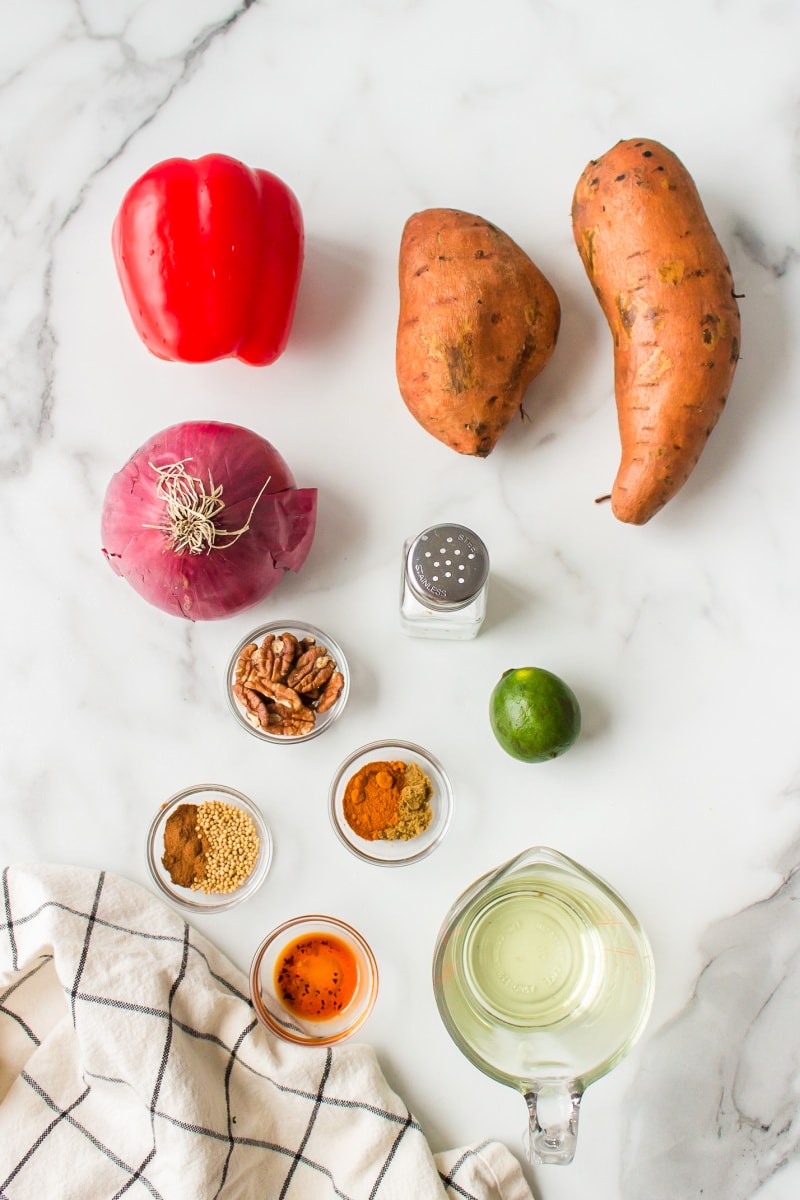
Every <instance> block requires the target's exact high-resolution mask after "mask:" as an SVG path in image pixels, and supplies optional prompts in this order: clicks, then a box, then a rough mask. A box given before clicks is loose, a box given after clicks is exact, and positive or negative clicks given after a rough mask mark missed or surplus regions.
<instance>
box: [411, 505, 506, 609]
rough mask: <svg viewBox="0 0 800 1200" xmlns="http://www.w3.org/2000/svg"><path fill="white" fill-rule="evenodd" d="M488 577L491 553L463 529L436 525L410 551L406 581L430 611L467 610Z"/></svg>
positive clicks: (470, 531)
mask: <svg viewBox="0 0 800 1200" xmlns="http://www.w3.org/2000/svg"><path fill="white" fill-rule="evenodd" d="M488 577H489V552H488V550H487V549H486V546H485V545H484V544H483V542H482V541H481V539H480V538H479V537H478V535H477V534H476V533H473V532H472V530H471V529H466V528H465V527H464V526H463V525H433V526H431V528H430V529H425V530H423V532H422V533H420V534H419V535H418V536H417V537H416V538H414V540H413V542H412V543H411V545H410V546H409V548H408V556H407V558H406V579H407V580H408V585H409V587H410V589H411V591H412V592H413V594H414V595H415V596H416V598H417V599H418V600H419V601H420V602H421V603H422V604H424V605H426V606H427V607H428V608H431V609H441V610H442V611H447V610H450V609H455V608H464V607H465V606H466V605H467V604H470V603H471V602H472V601H473V600H474V599H475V597H476V596H477V595H478V594H479V593H480V591H481V589H482V588H483V586H484V584H485V583H486V580H487V579H488Z"/></svg>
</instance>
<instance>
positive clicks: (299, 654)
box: [225, 621, 350, 744]
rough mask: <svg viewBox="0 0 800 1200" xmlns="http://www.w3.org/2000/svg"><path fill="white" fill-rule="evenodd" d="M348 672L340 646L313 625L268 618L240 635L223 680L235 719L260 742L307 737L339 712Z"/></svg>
mask: <svg viewBox="0 0 800 1200" xmlns="http://www.w3.org/2000/svg"><path fill="white" fill-rule="evenodd" d="M349 691H350V672H349V670H348V667H347V661H346V659H345V657H344V653H343V652H342V648H341V646H339V644H338V643H337V642H336V641H334V639H333V638H332V637H330V636H329V635H328V634H326V633H323V632H322V630H321V629H317V628H316V627H315V626H314V625H307V624H305V623H303V622H302V621H273V622H272V623H271V624H269V625H260V626H259V627H258V629H254V630H252V632H251V633H249V634H248V635H247V637H245V638H242V640H241V641H240V642H239V645H238V646H237V647H236V649H235V650H234V652H233V654H232V655H231V660H230V663H229V665H228V671H227V675H226V680H225V694H226V696H227V700H228V706H229V707H230V710H231V712H232V713H233V715H234V717H235V718H236V720H237V721H238V722H239V724H240V725H241V726H242V728H243V729H246V730H247V731H248V733H252V734H253V735H254V736H255V737H257V738H260V739H261V740H262V741H264V742H275V743H283V744H286V743H290V744H291V743H293V742H308V741H310V740H311V738H314V737H317V736H318V735H319V734H321V733H324V731H325V730H326V729H328V728H329V727H330V726H331V725H332V724H333V722H334V721H335V720H336V718H337V717H338V716H339V715H340V713H341V712H342V710H343V708H344V706H345V704H346V703H347V697H348V694H349Z"/></svg>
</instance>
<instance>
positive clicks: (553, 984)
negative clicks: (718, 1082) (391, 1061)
mask: <svg viewBox="0 0 800 1200" xmlns="http://www.w3.org/2000/svg"><path fill="white" fill-rule="evenodd" d="M433 987H434V993H435V996H436V1003H437V1005H438V1008H439V1013H440V1015H441V1018H442V1020H443V1021H444V1024H445V1026H446V1028H447V1031H448V1033H449V1034H450V1036H451V1037H452V1039H453V1041H454V1042H455V1043H456V1045H457V1046H458V1047H459V1049H460V1050H461V1051H462V1052H463V1053H464V1054H465V1055H466V1056H467V1058H468V1059H469V1060H470V1061H471V1062H472V1063H474V1064H475V1066H476V1067H478V1068H479V1070H481V1071H483V1072H484V1073H485V1074H486V1075H489V1076H490V1077H491V1078H492V1079H496V1080H498V1081H499V1082H500V1083H504V1084H508V1085H509V1086H510V1087H514V1088H517V1089H518V1090H519V1091H521V1092H522V1094H523V1096H524V1097H525V1100H526V1102H527V1105H528V1115H529V1147H528V1148H529V1153H530V1157H531V1161H532V1162H535V1163H560V1164H565V1163H569V1162H571V1161H572V1158H573V1156H574V1154H575V1143H576V1139H577V1134H578V1116H579V1112H580V1103H581V1097H582V1095H583V1092H584V1090H585V1089H586V1088H587V1087H588V1086H589V1084H590V1083H593V1082H594V1081H595V1080H596V1079H599V1078H600V1076H601V1075H605V1074H606V1073H607V1072H608V1071H610V1070H611V1068H612V1067H614V1066H616V1064H617V1063H618V1062H619V1061H620V1059H622V1058H623V1057H624V1056H625V1055H626V1054H627V1053H628V1051H629V1050H630V1049H631V1047H632V1046H633V1044H634V1043H635V1042H636V1040H637V1039H638V1037H639V1036H640V1035H641V1033H642V1031H643V1030H644V1027H645V1025H646V1024H647V1019H648V1017H649V1015H650V1010H651V1008H652V1004H653V990H654V977H653V961H652V954H651V951H650V946H649V943H648V941H647V938H646V936H645V934H644V932H643V930H642V928H641V926H640V925H639V922H638V921H637V920H636V918H635V917H634V915H633V913H632V912H631V911H630V909H629V908H628V906H627V905H626V904H625V902H624V901H623V900H622V899H621V898H620V897H619V896H618V895H617V894H616V893H615V892H614V891H612V889H611V888H610V887H609V886H608V884H606V883H604V882H603V880H602V879H599V878H598V877H597V876H596V875H593V874H592V873H591V872H590V871H587V870H585V868H583V867H581V866H579V865H578V864H577V863H575V862H573V861H572V860H571V859H569V858H567V857H566V856H565V855H563V854H559V853H558V852H557V851H556V850H550V849H548V848H547V847H542V846H536V847H533V848H532V849H529V850H525V851H524V852H523V853H522V854H519V855H518V856H517V857H516V858H513V859H512V860H511V861H510V862H508V863H506V864H504V865H503V866H502V867H499V868H498V869H497V870H496V871H492V872H490V873H489V874H487V875H484V876H482V877H481V878H480V879H478V880H477V881H476V882H475V883H474V884H473V885H472V887H470V888H468V889H467V891H466V892H464V894H463V895H462V896H460V897H459V899H458V900H457V901H456V903H455V904H454V905H453V907H452V908H451V910H450V912H449V913H448V914H447V917H446V918H445V921H444V924H443V925H442V928H441V930H440V932H439V937H438V940H437V943H436V949H435V952H434V961H433Z"/></svg>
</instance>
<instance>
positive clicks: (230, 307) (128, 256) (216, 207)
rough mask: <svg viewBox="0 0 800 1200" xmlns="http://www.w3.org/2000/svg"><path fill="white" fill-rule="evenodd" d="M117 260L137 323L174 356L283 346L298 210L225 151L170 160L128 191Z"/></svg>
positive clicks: (257, 355) (117, 234)
mask: <svg viewBox="0 0 800 1200" xmlns="http://www.w3.org/2000/svg"><path fill="white" fill-rule="evenodd" d="M112 244H113V249H114V260H115V262H116V266H117V273H118V275H119V278H120V282H121V284H122V291H123V294H124V296H125V301H126V303H127V305H128V310H129V311H130V314H131V317H132V318H133V323H134V326H135V327H136V331H137V333H138V334H139V336H140V337H141V339H142V341H143V342H144V344H145V345H146V346H147V348H148V350H150V351H152V353H153V354H155V355H157V357H158V358H165V359H169V360H171V361H173V362H211V361H212V360H214V359H218V358H238V359H241V360H242V362H246V363H252V364H254V365H256V366H266V365H267V364H268V363H271V362H274V361H275V359H276V358H277V357H278V356H279V355H280V354H282V353H283V351H284V350H285V348H286V343H287V341H288V338H289V331H290V329H291V325H292V318H293V316H294V309H295V303H296V301H297V290H298V287H299V285H300V274H301V271H302V267H303V218H302V214H301V212H300V205H299V204H298V202H297V199H296V197H295V196H294V194H293V193H292V192H291V191H290V190H289V188H288V187H287V186H286V184H285V183H283V182H282V181H281V180H280V179H278V178H277V176H275V175H272V174H270V172H269V171H260V170H254V169H252V168H250V167H247V166H245V164H244V163H241V162H237V160H236V159H234V158H228V157H227V156H226V155H224V154H208V155H206V156H205V158H198V159H194V160H191V159H186V158H171V159H168V160H167V161H166V162H161V163H157V164H156V166H154V167H151V168H150V170H149V171H146V172H145V174H144V175H142V176H141V178H140V179H138V180H137V181H136V183H134V184H133V186H132V187H131V188H130V189H129V191H128V192H127V193H126V195H125V198H124V199H123V201H122V205H121V207H120V210H119V212H118V214H117V217H116V220H115V222H114V229H113V234H112Z"/></svg>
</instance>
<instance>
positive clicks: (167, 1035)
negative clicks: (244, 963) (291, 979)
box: [0, 866, 532, 1200]
mask: <svg viewBox="0 0 800 1200" xmlns="http://www.w3.org/2000/svg"><path fill="white" fill-rule="evenodd" d="M121 1196H126V1197H129V1198H130V1200H137V1198H141V1200H145V1198H148V1200H206V1198H208V1200H211V1197H219V1198H220V1200H250V1198H251V1197H252V1198H254V1200H255V1198H256V1197H258V1200H273V1198H276V1200H277V1198H278V1197H285V1198H286V1200H318V1198H319V1200H323V1198H324V1200H334V1198H336V1200H366V1198H367V1197H375V1198H376V1200H428V1198H430V1200H444V1198H445V1197H450V1198H451V1200H454V1198H456V1197H458V1198H459V1200H532V1197H531V1193H530V1190H529V1189H528V1187H527V1184H526V1183H525V1181H524V1178H523V1175H522V1172H521V1170H520V1167H519V1164H518V1163H517V1162H516V1160H515V1159H514V1158H513V1156H512V1155H511V1153H510V1152H509V1151H508V1150H507V1149H506V1148H505V1147H504V1146H502V1145H500V1144H499V1143H497V1142H489V1143H486V1144H484V1145H482V1146H478V1147H471V1148H468V1149H465V1150H461V1151H454V1152H451V1153H448V1154H443V1155H437V1156H436V1157H434V1156H433V1155H432V1154H431V1152H430V1150H429V1148H428V1145H427V1143H426V1141H425V1138H424V1136H423V1134H422V1131H421V1130H420V1128H419V1126H418V1124H417V1122H416V1121H415V1120H414V1118H413V1116H412V1115H411V1114H410V1113H409V1111H408V1109H407V1108H406V1107H405V1105H404V1104H403V1102H402V1101H401V1100H400V1098H399V1097H398V1096H397V1095H395V1093H394V1092H393V1091H392V1090H391V1089H390V1088H389V1087H388V1085H387V1083H386V1081H385V1080H384V1078H383V1076H382V1074H381V1072H380V1069H379V1067H378V1065H377V1061H376V1059H375V1055H374V1053H373V1051H372V1050H371V1049H370V1048H369V1047H368V1046H366V1045H356V1044H351V1045H344V1046H340V1047H336V1048H335V1049H316V1048H315V1049H305V1048H301V1047H297V1046H292V1045H289V1044H287V1043H284V1042H281V1041H279V1040H278V1039H275V1038H274V1037H272V1036H271V1035H270V1034H269V1033H268V1032H267V1030H265V1029H264V1028H263V1027H262V1026H261V1025H259V1024H258V1023H257V1022H256V1020H255V1017H254V1014H253V1009H252V1007H251V1005H250V1001H249V998H248V995H247V981H246V978H245V976H244V975H243V974H242V973H241V972H240V971H238V970H237V969H236V968H235V967H234V966H232V964H231V963H229V962H228V961H227V959H225V958H224V956H223V955H222V954H220V952H219V951H218V950H216V949H215V947H214V946H213V945H212V944H211V943H210V942H208V941H207V940H206V939H205V938H204V937H202V936H201V935H200V934H199V933H197V931H196V930H194V929H192V928H191V927H190V926H189V925H187V924H186V923H185V922H184V921H183V920H182V919H181V918H180V917H179V916H178V915H177V914H176V913H174V912H173V911H172V910H171V909H169V908H168V907H167V906H166V905H164V904H162V902H161V901H160V900H157V899H156V898H155V897H154V896H153V895H151V894H150V893H149V892H148V891H146V890H144V889H143V888H140V887H139V886H138V885H135V884H132V883H130V882H128V881H127V880H124V879H121V878H119V877H116V876H112V875H109V874H106V873H102V872H97V871H92V870H87V869H82V868H75V867H54V866H31V867H12V868H8V869H7V870H5V871H4V872H3V873H2V892H1V894H0V1198H2V1200H56V1198H58V1200H72V1198H73V1197H74V1198H75V1200H78V1198H80V1200H106V1198H110V1197H121Z"/></svg>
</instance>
